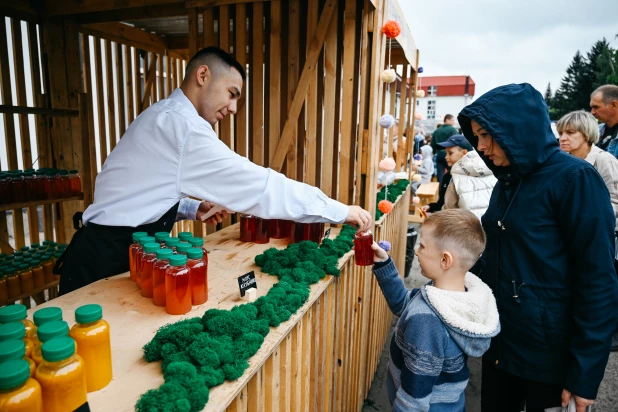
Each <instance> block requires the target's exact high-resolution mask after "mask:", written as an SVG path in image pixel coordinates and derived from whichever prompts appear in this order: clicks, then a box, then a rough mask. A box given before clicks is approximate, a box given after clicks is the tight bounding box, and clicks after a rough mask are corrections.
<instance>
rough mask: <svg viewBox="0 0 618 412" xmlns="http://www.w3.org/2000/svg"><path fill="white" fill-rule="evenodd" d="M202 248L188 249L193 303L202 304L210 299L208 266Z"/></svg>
mask: <svg viewBox="0 0 618 412" xmlns="http://www.w3.org/2000/svg"><path fill="white" fill-rule="evenodd" d="M203 254H204V252H203V251H202V249H197V248H191V249H189V250H188V251H187V266H188V267H189V270H190V273H191V304H193V305H201V304H203V303H206V301H207V300H208V267H207V265H206V263H204V261H203V260H202V255H203Z"/></svg>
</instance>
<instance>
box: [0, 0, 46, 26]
mask: <svg viewBox="0 0 618 412" xmlns="http://www.w3.org/2000/svg"><path fill="white" fill-rule="evenodd" d="M27 3H28V2H18V1H15V0H0V15H2V16H5V17H10V18H12V19H17V20H25V21H27V22H30V23H39V22H40V18H39V14H38V13H37V11H36V10H34V9H33V8H32V7H30V6H29V5H28V4H27Z"/></svg>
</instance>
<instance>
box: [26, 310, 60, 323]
mask: <svg viewBox="0 0 618 412" xmlns="http://www.w3.org/2000/svg"><path fill="white" fill-rule="evenodd" d="M32 319H33V320H34V324H35V325H37V326H41V325H44V324H45V323H47V322H51V321H53V320H62V309H60V308H58V307H55V306H53V307H50V308H43V309H39V310H37V311H36V312H34V315H32Z"/></svg>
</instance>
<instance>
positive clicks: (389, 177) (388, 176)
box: [384, 172, 395, 185]
mask: <svg viewBox="0 0 618 412" xmlns="http://www.w3.org/2000/svg"><path fill="white" fill-rule="evenodd" d="M384 179H385V180H386V184H387V185H392V184H393V183H395V172H387V173H385V174H384Z"/></svg>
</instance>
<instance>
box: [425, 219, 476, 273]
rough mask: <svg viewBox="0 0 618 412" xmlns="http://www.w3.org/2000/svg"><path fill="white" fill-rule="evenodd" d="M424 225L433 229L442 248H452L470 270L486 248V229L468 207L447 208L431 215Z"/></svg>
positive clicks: (435, 239) (434, 238)
mask: <svg viewBox="0 0 618 412" xmlns="http://www.w3.org/2000/svg"><path fill="white" fill-rule="evenodd" d="M423 227H428V228H431V229H433V241H434V242H435V243H436V245H437V246H438V247H440V248H444V249H451V250H449V251H450V252H451V253H454V254H456V255H457V256H458V257H459V258H460V259H461V265H462V267H463V268H464V269H465V270H469V269H470V268H471V267H472V266H474V264H475V263H476V261H477V260H478V259H479V257H481V253H483V250H485V242H486V238H485V231H483V227H482V226H481V222H480V221H479V218H478V217H476V216H475V215H474V213H472V212H470V211H469V210H466V209H447V210H443V211H441V212H437V213H434V214H432V215H430V216H429V217H428V218H427V219H425V222H424V223H423Z"/></svg>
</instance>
